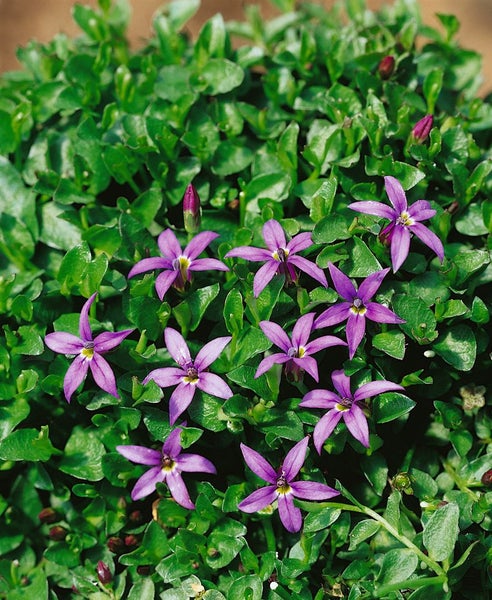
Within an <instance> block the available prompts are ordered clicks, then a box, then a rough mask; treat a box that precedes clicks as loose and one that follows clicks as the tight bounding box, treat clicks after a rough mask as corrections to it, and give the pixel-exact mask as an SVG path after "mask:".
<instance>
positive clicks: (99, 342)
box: [94, 329, 135, 354]
mask: <svg viewBox="0 0 492 600" xmlns="http://www.w3.org/2000/svg"><path fill="white" fill-rule="evenodd" d="M133 331H135V330H134V329H124V330H123V331H116V332H112V331H104V332H103V333H100V334H99V335H98V336H96V337H95V338H94V351H95V352H99V354H104V352H108V350H112V349H113V348H116V346H119V345H120V344H121V342H122V341H123V340H124V339H125V338H126V337H127V336H129V335H130V333H132V332H133Z"/></svg>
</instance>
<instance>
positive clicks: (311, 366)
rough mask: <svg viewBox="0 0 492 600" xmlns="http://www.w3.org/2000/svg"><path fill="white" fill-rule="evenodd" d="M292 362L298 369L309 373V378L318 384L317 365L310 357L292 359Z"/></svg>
mask: <svg viewBox="0 0 492 600" xmlns="http://www.w3.org/2000/svg"><path fill="white" fill-rule="evenodd" d="M292 361H293V362H294V364H296V365H297V366H298V367H300V368H301V369H303V370H304V371H306V373H309V375H311V377H312V378H313V379H314V381H316V383H318V381H319V375H318V363H317V362H316V360H315V359H314V358H313V357H312V356H303V357H302V358H293V359H292Z"/></svg>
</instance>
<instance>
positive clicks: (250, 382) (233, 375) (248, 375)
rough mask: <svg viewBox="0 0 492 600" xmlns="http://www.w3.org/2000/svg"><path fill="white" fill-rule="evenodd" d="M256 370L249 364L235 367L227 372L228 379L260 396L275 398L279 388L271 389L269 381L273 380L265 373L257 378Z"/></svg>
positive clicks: (266, 398) (269, 398)
mask: <svg viewBox="0 0 492 600" xmlns="http://www.w3.org/2000/svg"><path fill="white" fill-rule="evenodd" d="M255 371H256V369H254V368H253V367H250V366H248V365H241V366H240V367H237V368H236V369H233V370H232V371H230V372H229V373H228V374H227V377H228V379H230V380H231V381H233V382H234V383H237V384H238V385H240V386H241V387H243V388H246V389H248V390H252V391H253V392H255V393H256V394H258V396H259V397H260V398H264V399H265V400H275V398H276V397H277V394H278V389H271V387H270V385H269V383H270V381H271V380H269V379H267V377H266V376H265V375H262V376H261V377H258V378H257V379H256V378H255V376H254V375H255Z"/></svg>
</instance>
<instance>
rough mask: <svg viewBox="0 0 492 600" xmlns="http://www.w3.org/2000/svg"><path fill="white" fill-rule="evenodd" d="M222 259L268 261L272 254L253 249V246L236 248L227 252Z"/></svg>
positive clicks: (260, 249)
mask: <svg viewBox="0 0 492 600" xmlns="http://www.w3.org/2000/svg"><path fill="white" fill-rule="evenodd" d="M224 258H244V259H245V260H252V261H263V260H270V259H271V258H272V253H271V252H270V251H269V250H265V248H254V247H253V246H238V247H237V248H233V249H232V250H229V252H228V253H227V254H226V255H225V257H224Z"/></svg>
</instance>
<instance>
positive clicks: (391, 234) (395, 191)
mask: <svg viewBox="0 0 492 600" xmlns="http://www.w3.org/2000/svg"><path fill="white" fill-rule="evenodd" d="M384 185H385V187H386V193H387V194H388V198H389V200H390V202H391V204H392V205H393V208H390V207H389V206H386V205H385V204H382V203H381V202H375V201H372V200H369V201H363V202H353V203H352V204H349V208H351V209H352V210H356V211H358V212H361V213H365V214H368V215H376V216H378V217H384V218H385V219H389V220H390V221H391V222H390V223H389V225H387V226H386V227H385V228H384V229H383V230H382V231H381V233H380V234H379V239H380V240H381V241H382V242H383V243H387V244H390V246H391V264H392V265H393V273H396V271H398V269H399V268H400V267H401V265H402V264H403V262H404V261H405V259H406V258H407V256H408V251H409V248H410V238H411V237H412V234H415V235H416V236H417V237H418V238H419V239H420V241H421V242H423V243H424V244H425V245H426V246H428V247H429V248H430V249H431V250H432V251H433V252H435V253H436V254H437V256H438V257H439V260H440V261H441V262H442V261H443V260H444V248H443V245H442V242H441V240H440V239H439V238H438V237H437V235H436V234H435V233H433V232H432V231H430V229H428V228H427V227H426V226H425V225H422V223H420V221H426V220H427V219H430V218H431V217H433V216H434V215H435V214H436V211H435V210H434V209H433V208H431V205H430V203H429V202H428V201H427V200H417V201H416V202H414V203H413V204H412V205H411V206H408V203H407V198H406V195H405V191H404V190H403V187H402V186H401V183H400V182H399V181H398V179H395V178H394V177H389V176H388V177H385V178H384Z"/></svg>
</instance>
